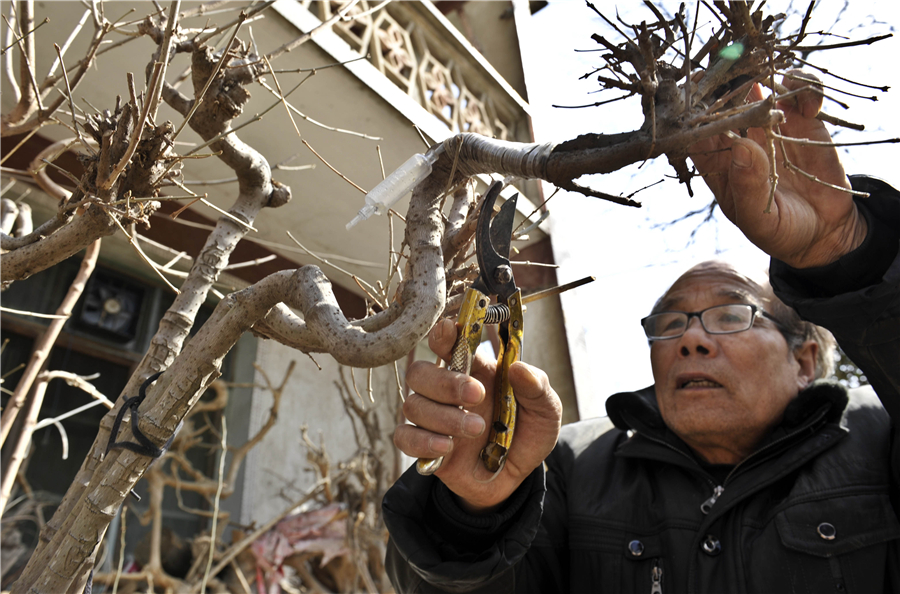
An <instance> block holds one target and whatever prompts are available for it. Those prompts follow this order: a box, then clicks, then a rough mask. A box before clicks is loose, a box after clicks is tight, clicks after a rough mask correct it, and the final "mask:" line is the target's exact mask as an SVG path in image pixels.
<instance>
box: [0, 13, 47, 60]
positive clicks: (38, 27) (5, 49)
mask: <svg viewBox="0 0 900 594" xmlns="http://www.w3.org/2000/svg"><path fill="white" fill-rule="evenodd" d="M49 22H50V18H49V17H48V18H45V19H44V20H43V21H41V23H40V24H39V25H37V26H36V27H34V28H33V29H31V31H28V32H27V33H23V34H22V36H21V37H19V38H18V39H16V40H15V41H13V42H12V43H10V44H9V45H8V46H6V47H5V48H3V49H2V50H0V56H2V55H3V54H5V53H6V52H7V51H8V50H9V48H11V47H12V46H14V45H16V44H17V43H19V42H21V41H23V40H24V39H25V38H26V37H28V36H29V35H31V34H32V33H34V32H35V31H37V30H38V29H40V28H41V27H43V26H44V25H46V24H47V23H49ZM6 25H7V26H9V22H7V23H6Z"/></svg>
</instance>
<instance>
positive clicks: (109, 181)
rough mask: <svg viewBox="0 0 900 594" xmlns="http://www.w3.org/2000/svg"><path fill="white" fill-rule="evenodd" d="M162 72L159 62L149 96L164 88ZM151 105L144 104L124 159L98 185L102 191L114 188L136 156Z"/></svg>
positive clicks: (155, 66)
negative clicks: (132, 158) (159, 88)
mask: <svg viewBox="0 0 900 594" xmlns="http://www.w3.org/2000/svg"><path fill="white" fill-rule="evenodd" d="M162 70H163V64H162V63H160V62H157V63H156V64H154V65H153V74H152V75H151V77H150V86H149V87H148V89H147V93H148V95H151V96H152V95H153V94H154V93H155V92H156V89H157V88H158V87H160V86H162ZM150 104H151V102H150V101H147V102H145V103H144V109H143V110H142V111H141V117H140V120H139V123H138V125H137V127H135V129H134V132H132V134H131V139H130V141H129V142H128V148H127V149H125V154H124V155H122V158H121V159H120V160H119V162H118V164H116V167H115V168H114V169H113V170H112V171H111V172H110V174H109V177H107V178H106V180H105V181H103V182H101V183H99V184H97V185H98V187H99V188H100V189H101V190H103V191H109V189H110V188H112V186H113V184H114V183H116V180H117V179H119V175H121V174H122V172H123V171H125V167H127V166H128V163H129V162H130V161H131V157H133V156H134V152H135V151H136V150H137V145H138V142H139V141H140V140H141V135H142V134H143V132H144V123H145V122H146V121H147V117H148V115H149V113H150Z"/></svg>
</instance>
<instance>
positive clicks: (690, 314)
mask: <svg viewBox="0 0 900 594" xmlns="http://www.w3.org/2000/svg"><path fill="white" fill-rule="evenodd" d="M734 305H743V306H746V307H749V308H750V312H751V315H750V324H749V325H748V326H747V327H746V328H744V329H742V330H726V331H725V332H722V331H718V332H715V331H710V330H709V329H708V328H707V327H706V324H704V323H703V317H702V316H703V314H705V313H706V312H708V311H709V310H711V309H716V308H719V307H731V306H734ZM674 313H678V314H685V315H686V316H687V322H686V323H685V325H684V329H683V330H682V332H681V334H676V335H674V336H650V335H649V334H648V333H647V327H646V326H644V322H646V321H647V320H649V319H650V318H652V317H653V316H658V315H661V314H674ZM757 315H761V316H763V317H764V318H766V319H768V320H771V321H772V322H773V323H774V324H775V325H776V326H777V327H778V331H779V332H782V334H783V333H784V330H783V328H784V325H783V324H782V323H781V322H780V321H778V319H777V318H775V317H774V316H773V315H772V314H770V313H769V312H767V311H766V310H764V309H763V308H761V307H759V306H758V305H754V304H752V303H722V304H720V305H713V306H712V307H707V308H706V309H703V310H700V311H677V310H669V311H658V312H656V313H652V314H650V315H649V316H646V317H644V318H641V328H642V329H643V330H644V335H646V336H647V340H649V341H650V342H653V341H654V340H671V339H673V338H680V337H682V336H684V333H685V332H687V329H688V326H690V324H691V318H697V319H698V320H700V326H701V327H702V328H703V331H704V332H706V333H707V334H714V335H721V334H738V333H740V332H746V331H747V330H749V329H750V328H753V323H754V322H755V321H756V316H757Z"/></svg>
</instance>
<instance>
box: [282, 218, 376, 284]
mask: <svg viewBox="0 0 900 594" xmlns="http://www.w3.org/2000/svg"><path fill="white" fill-rule="evenodd" d="M285 233H287V236H288V237H290V238H291V240H292V241H293V242H294V243H296V244H297V246H298V247H300V249H302V250H303V251H304V252H306V253H307V254H309V255H310V256H312V257H313V258H315V259H316V260H318V261H319V262H321V263H322V264H326V265H327V266H331V267H332V268H334V269H335V270H337V271H338V272H342V273H344V274H346V275H347V276H349V277H350V278H352V279H355V280H356V281H357V282H359V283H361V284H363V285H365V286H366V287H368V289H369V290H370V291H371V292H372V293H377V292H378V291H377V290H376V289H375V287H373V286H372V285H370V284H369V283H367V282H366V281H364V280H361V279H359V278H357V276H356V275H355V274H353V273H351V272H349V271H347V270H344V269H343V268H341V267H340V266H337V265H336V264H333V263H331V262H329V261H328V260H326V259H325V258H322V257H319V256H318V255H316V254H315V253H313V252H311V251H310V250H309V249H308V248H307V247H306V246H305V245H303V244H302V243H300V242H299V241H297V239H296V238H295V237H294V236H293V235H291V232H290V231H285Z"/></svg>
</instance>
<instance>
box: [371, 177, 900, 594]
mask: <svg viewBox="0 0 900 594" xmlns="http://www.w3.org/2000/svg"><path fill="white" fill-rule="evenodd" d="M851 180H852V182H853V185H854V187H855V188H856V189H859V190H863V191H867V192H870V193H871V197H870V198H867V199H860V200H859V201H858V203H859V205H860V210H861V211H862V212H863V214H864V216H865V217H866V220H867V222H868V224H869V233H868V235H867V238H866V240H865V242H864V243H863V245H862V246H860V247H859V248H858V249H857V250H855V251H854V252H852V253H851V254H848V255H846V256H844V257H843V258H841V259H840V260H839V261H838V262H836V263H834V264H831V265H829V266H826V267H822V268H820V269H811V270H802V271H801V270H794V269H791V268H790V267H788V266H787V265H785V264H784V263H781V262H777V261H773V262H772V265H771V268H770V276H771V280H772V284H773V286H774V287H775V289H776V292H777V293H778V295H779V296H780V297H781V299H783V300H784V301H785V302H786V303H788V304H789V305H791V306H793V307H794V308H795V309H796V310H797V311H798V312H800V314H801V315H802V316H803V317H804V318H806V319H808V320H811V321H813V322H815V323H817V324H820V325H822V326H824V327H826V328H828V329H829V330H831V331H832V333H833V334H834V335H835V337H836V338H837V339H838V342H839V343H840V345H841V346H842V348H843V349H844V350H845V351H846V352H847V353H848V355H849V356H850V357H851V358H852V359H853V361H854V362H856V363H857V365H859V366H860V367H861V368H862V369H863V370H864V371H865V373H866V376H867V377H868V379H869V381H870V382H871V385H872V388H874V390H873V389H872V388H863V389H858V390H853V391H851V392H850V393H849V394H848V392H847V391H846V390H845V389H844V388H843V387H841V386H839V385H838V384H835V383H831V382H817V383H815V384H814V385H813V386H811V387H810V388H808V389H807V390H805V391H803V392H801V393H800V395H798V397H797V398H796V399H795V400H794V401H792V402H791V404H790V405H789V406H788V409H787V410H786V412H785V416H784V420H783V421H782V424H781V425H780V426H779V427H778V428H776V430H775V431H774V432H773V433H772V434H771V435H770V436H769V437H768V438H767V439H766V441H765V442H764V443H763V444H762V445H761V446H760V447H759V449H758V450H757V451H756V452H755V453H754V454H753V455H751V456H750V457H749V458H747V459H746V460H744V461H743V462H742V463H741V464H739V465H737V466H735V467H733V468H730V469H724V470H723V469H720V468H716V467H710V466H707V465H704V464H702V463H700V462H699V461H698V460H697V459H696V458H695V457H694V455H693V454H692V453H691V451H690V450H689V448H688V447H687V446H686V445H685V444H684V443H683V442H681V441H680V440H679V439H678V438H677V437H676V436H675V435H674V434H673V433H672V432H671V431H669V430H668V429H667V428H666V426H665V424H664V423H663V422H662V419H661V417H660V415H659V410H658V408H657V405H656V399H655V396H654V393H653V389H652V387H651V388H647V389H645V390H642V391H639V392H631V393H623V394H616V395H614V396H612V397H611V398H610V399H609V401H608V402H607V411H608V413H609V417H608V418H602V419H590V420H587V421H583V422H579V423H574V424H572V425H568V426H566V427H563V430H562V433H561V435H560V439H559V442H558V443H557V446H556V448H555V449H554V450H553V452H552V454H551V455H550V456H549V457H548V459H547V461H546V464H545V468H538V469H536V470H535V472H534V473H532V475H531V476H530V477H529V479H527V480H526V482H525V483H523V485H522V486H521V487H520V488H519V490H517V491H516V493H515V494H514V495H513V496H512V497H511V498H510V500H509V501H508V502H507V504H506V505H505V506H504V508H503V509H501V510H499V511H498V512H496V513H493V514H489V515H486V516H477V517H476V516H470V515H468V514H466V513H465V512H464V511H462V510H461V509H460V508H459V507H458V506H457V505H456V503H455V501H454V499H453V496H452V495H451V494H450V493H449V491H448V490H447V489H446V487H444V485H443V484H442V483H441V482H440V481H439V480H437V479H435V478H434V477H421V476H418V475H417V474H416V473H415V470H414V469H410V470H409V471H407V472H406V473H405V474H404V475H403V477H401V479H400V480H398V481H397V483H396V484H395V485H394V486H393V487H392V488H391V489H390V490H389V491H388V493H387V494H386V496H385V498H384V503H383V509H384V517H385V522H386V523H387V526H388V529H389V531H390V533H391V540H390V542H389V545H388V556H387V569H388V572H389V574H390V576H391V579H392V582H393V584H394V586H395V587H396V588H397V590H398V592H490V593H492V594H499V593H501V592H536V593H538V592H539V593H548V592H648V593H650V592H698V593H699V592H767V593H768V592H772V593H774V592H839V593H844V592H861V593H867V594H869V593H873V592H900V522H898V519H897V518H898V515H900V435H898V431H897V429H896V428H897V426H898V425H900V256H898V246H900V194H898V192H897V191H896V190H895V189H893V188H892V187H890V186H889V185H887V184H885V183H884V182H881V181H879V180H875V179H873V178H866V177H854V178H851ZM885 409H887V410H885ZM888 413H890V414H888ZM892 418H893V419H894V423H892V422H891V419H892Z"/></svg>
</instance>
